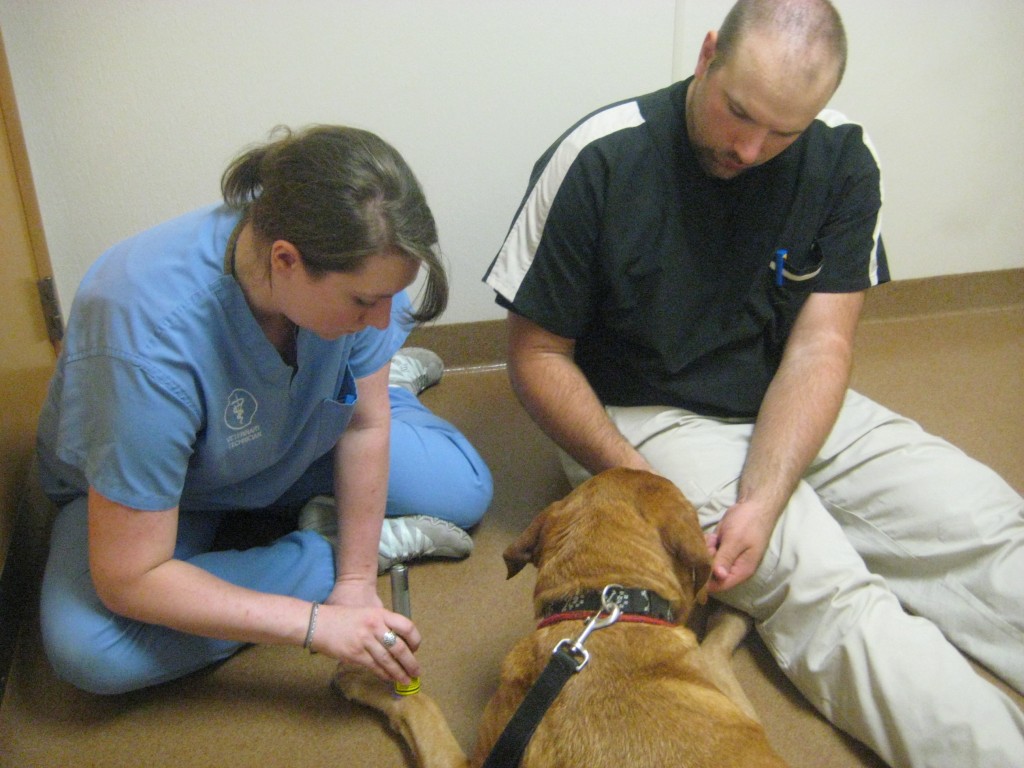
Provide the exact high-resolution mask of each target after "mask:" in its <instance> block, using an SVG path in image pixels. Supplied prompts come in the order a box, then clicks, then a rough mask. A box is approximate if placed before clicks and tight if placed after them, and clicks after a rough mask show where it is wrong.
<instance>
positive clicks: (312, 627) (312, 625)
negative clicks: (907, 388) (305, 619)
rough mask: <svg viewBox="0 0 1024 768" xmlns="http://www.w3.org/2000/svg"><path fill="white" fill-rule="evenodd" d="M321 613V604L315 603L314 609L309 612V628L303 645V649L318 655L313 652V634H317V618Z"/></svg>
mask: <svg viewBox="0 0 1024 768" xmlns="http://www.w3.org/2000/svg"><path fill="white" fill-rule="evenodd" d="M318 613H320V603H318V602H315V601H314V602H313V608H312V610H310V612H309V628H308V629H307V630H306V639H305V640H304V641H303V643H302V647H303V648H305V649H306V650H308V651H309V652H310V653H316V651H314V650H313V648H312V645H313V634H314V633H315V632H316V617H317V614H318Z"/></svg>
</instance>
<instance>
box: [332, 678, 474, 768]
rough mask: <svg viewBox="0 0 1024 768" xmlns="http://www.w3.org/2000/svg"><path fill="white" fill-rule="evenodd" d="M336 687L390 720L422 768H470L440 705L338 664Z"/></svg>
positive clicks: (335, 679) (343, 693)
mask: <svg viewBox="0 0 1024 768" xmlns="http://www.w3.org/2000/svg"><path fill="white" fill-rule="evenodd" d="M334 687H335V688H336V689H337V690H338V691H339V692H340V693H341V694H342V695H343V696H344V697H345V698H346V699H348V700H349V701H354V702H356V703H358V704H363V705H365V706H367V707H370V708H372V709H376V710H377V711H378V712H381V713H383V714H384V715H386V716H387V718H388V723H389V724H390V725H391V728H392V729H393V730H395V731H396V732H397V733H398V734H399V735H401V737H402V738H403V739H404V740H405V743H406V744H408V745H409V749H410V750H411V751H412V753H413V758H414V760H415V761H416V765H418V766H420V768H468V766H469V761H468V760H467V759H466V756H465V754H464V753H463V752H462V747H460V746H459V743H458V742H457V741H456V740H455V736H454V735H453V734H452V731H451V728H449V727H448V722H447V720H445V717H444V715H443V714H442V713H441V710H440V709H439V708H438V706H437V704H436V703H435V702H434V700H433V699H431V698H430V697H429V696H428V695H427V694H425V693H422V692H421V693H417V694H414V695H412V696H398V695H397V694H395V692H394V687H393V686H392V685H391V684H390V683H385V682H383V681H382V680H380V679H378V678H377V677H376V676H375V675H373V674H372V673H371V672H370V671H369V670H367V669H365V668H363V667H355V666H348V665H343V664H339V665H338V671H337V672H336V673H335V675H334Z"/></svg>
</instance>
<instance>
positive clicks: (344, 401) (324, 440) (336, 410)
mask: <svg viewBox="0 0 1024 768" xmlns="http://www.w3.org/2000/svg"><path fill="white" fill-rule="evenodd" d="M357 400H358V395H357V393H356V380H355V378H354V377H353V376H352V371H351V370H350V369H349V367H348V366H345V375H344V376H343V377H342V381H341V388H340V391H339V392H338V395H337V399H335V400H330V399H328V400H324V401H323V402H321V403H320V405H319V406H317V409H316V418H317V420H318V421H319V423H320V426H319V429H318V430H317V438H316V455H317V457H320V456H322V455H323V454H325V453H327V452H328V451H329V450H331V448H333V447H334V445H335V443H337V442H338V438H340V437H341V435H342V433H343V432H344V431H345V430H346V429H347V428H348V423H349V422H350V421H351V420H352V412H353V411H354V410H355V407H356V402H357Z"/></svg>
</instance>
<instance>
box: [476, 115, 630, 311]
mask: <svg viewBox="0 0 1024 768" xmlns="http://www.w3.org/2000/svg"><path fill="white" fill-rule="evenodd" d="M643 123H644V118H643V115H641V114H640V107H639V106H638V104H637V103H636V102H635V101H630V102H627V103H625V104H619V105H618V106H614V107H610V108H608V109H605V110H602V111H601V112H598V113H597V114H595V115H593V116H592V117H590V118H588V119H587V120H585V121H584V122H582V123H580V124H579V125H578V126H576V128H575V129H573V131H572V132H571V133H570V134H569V135H568V136H566V137H565V139H563V140H562V142H561V144H559V145H558V149H556V150H555V153H554V154H553V155H552V156H551V159H550V160H549V161H548V164H547V166H545V168H544V170H543V172H542V173H541V175H540V178H538V179H537V183H536V184H534V185H533V189H532V190H530V194H529V196H528V197H527V199H526V202H525V203H524V204H523V207H522V209H521V210H520V211H519V215H518V216H516V220H515V222H513V224H512V228H511V229H510V231H509V233H508V236H507V237H506V238H505V242H504V243H503V244H502V246H501V250H500V251H499V252H498V256H497V258H496V259H495V261H494V267H493V268H492V269H491V271H490V274H488V275H487V280H486V282H487V285H489V286H490V287H491V288H493V289H494V290H495V291H497V292H498V293H499V294H501V296H503V297H504V298H505V299H506V300H508V301H515V297H516V293H517V292H518V291H519V286H520V285H522V282H523V280H524V279H525V278H526V273H527V272H529V270H530V265H531V264H533V257H534V255H535V254H536V253H537V247H538V245H540V240H541V237H542V236H543V234H544V225H545V224H546V222H547V216H548V211H549V210H550V209H551V205H552V203H553V202H554V199H555V195H557V194H558V190H559V188H560V187H561V185H562V182H563V181H564V180H565V177H566V175H568V173H569V169H570V168H571V167H572V165H573V163H574V162H576V158H577V157H578V156H579V154H580V152H582V151H583V149H584V148H586V146H587V145H588V144H590V143H591V142H593V141H596V140H597V139H600V138H603V137H604V136H608V135H610V134H612V133H615V132H616V131H620V130H623V129H624V128H635V127H636V126H638V125H643Z"/></svg>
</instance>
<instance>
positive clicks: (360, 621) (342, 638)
mask: <svg viewBox="0 0 1024 768" xmlns="http://www.w3.org/2000/svg"><path fill="white" fill-rule="evenodd" d="M338 591H339V590H338V588H336V589H335V591H334V593H332V595H331V597H330V598H329V602H328V603H325V604H324V605H322V606H321V607H320V611H319V615H318V616H317V627H316V632H315V633H314V634H313V643H312V649H313V650H314V651H316V652H318V653H324V654H326V655H328V656H331V657H333V658H335V659H338V660H339V661H344V662H349V663H354V664H361V665H362V666H364V667H367V668H368V669H369V670H370V671H372V672H373V673H374V674H375V675H377V676H378V677H380V678H381V679H384V680H391V681H394V682H396V683H403V684H408V683H409V682H410V680H411V679H412V678H413V677H419V675H420V665H419V662H418V661H416V657H415V656H414V655H413V654H414V652H415V651H416V649H417V648H419V645H420V633H419V630H418V629H416V625H415V624H413V623H412V621H411V620H409V619H407V618H406V617H405V616H402V615H401V614H400V613H393V612H391V611H387V610H385V609H384V608H382V607H380V599H379V598H377V597H376V593H374V598H375V599H376V602H377V605H376V606H375V607H368V606H352V605H342V604H337V603H334V602H330V601H333V600H335V599H336V598H335V596H336V595H337V593H338ZM388 632H391V633H394V638H395V642H394V644H393V645H391V647H390V648H389V647H387V646H385V644H384V641H385V640H386V639H388V637H389V636H388V635H387V633H388Z"/></svg>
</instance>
